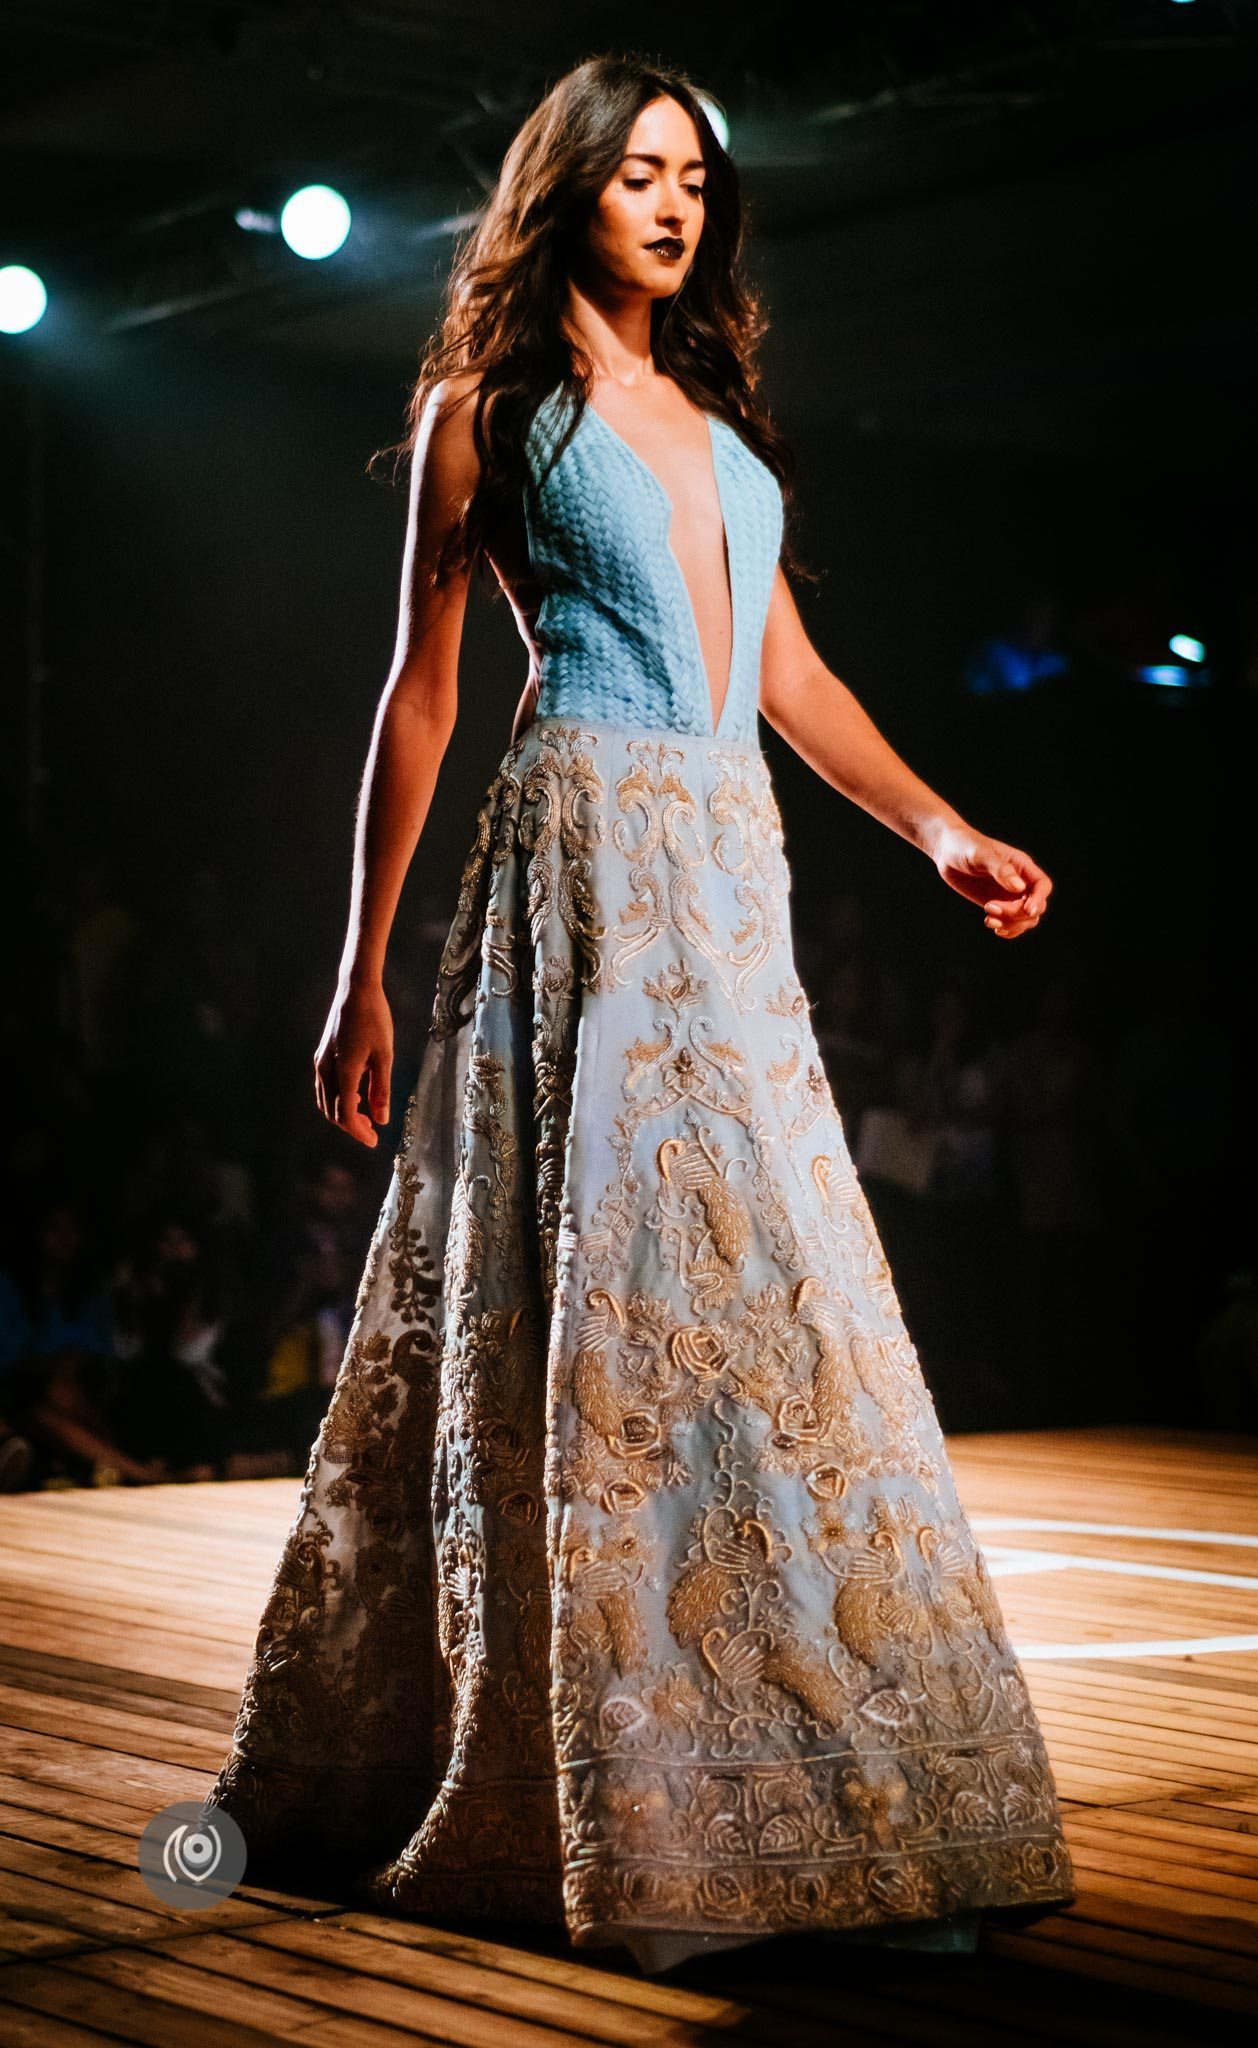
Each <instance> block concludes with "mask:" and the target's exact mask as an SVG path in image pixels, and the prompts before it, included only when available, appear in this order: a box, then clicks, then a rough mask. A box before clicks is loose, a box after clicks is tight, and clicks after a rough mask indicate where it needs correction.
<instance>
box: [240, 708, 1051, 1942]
mask: <svg viewBox="0 0 1258 2048" xmlns="http://www.w3.org/2000/svg"><path fill="white" fill-rule="evenodd" d="M626 882H627V884H628V894H627V895H626ZM788 896H789V877H788V876H787V873H786V868H785V863H784V859H783V853H782V834H781V821H780V818H779V817H778V813H777V806H776V803H775V801H774V797H773V792H772V789H771V786H770V783H769V778H768V771H767V767H766V765H765V762H764V759H763V757H762V756H761V755H760V753H759V751H758V749H757V748H755V747H754V746H747V747H737V746H728V745H724V744H721V745H718V744H717V743H716V742H715V741H713V740H711V739H706V740H705V739H703V738H701V737H694V738H689V737H684V736H679V735H676V734H669V735H663V736H660V735H656V736H652V735H646V734H638V733H634V734H630V733H623V732H620V731H618V730H617V729H616V728H611V727H595V726H590V727H586V726H583V725H579V724H573V723H563V722H559V721H548V720H543V721H541V722H539V724H538V725H536V726H534V727H531V728H529V730H528V731H527V732H526V733H525V734H524V735H523V736H522V738H521V739H520V741H518V742H517V743H516V745H515V746H514V747H513V748H512V749H511V750H510V752H509V753H508V755H507V757H506V759H505V760H504V761H503V763H502V766H501V768H500V770H499V772H498V774H497V776H496V777H495V778H494V781H493V783H492V785H491V788H490V791H489V794H488V796H487V798H486V802H485V804H484V806H483V807H482V809H481V812H480V815H479V818H478V820H477V827H476V834H475V839H474V843H473V846H472V849H471V851H470V853H469V856H468V860H467V862H466V865H465V868H464V873H463V877H462V881H461V885H460V891H459V900H458V906H457V909H456V912H455V916H454V919H453V922H452V925H451V930H450V936H449V940H448V942H447V945H446V948H445V950H444V953H443V958H442V962H441V968H440V972H439V976H438V987H437V992H436V999H435V1002H434V1009H433V1022H432V1029H431V1032H430V1035H429V1040H428V1044H427V1046H426V1048H425V1053H424V1060H423V1064H422V1068H421V1073H420V1078H419V1082H418V1085H417V1087H416V1089H415V1091H414V1094H413V1096H412V1099H411V1101H410V1102H409V1103H408V1106H407V1112H406V1116H405V1119H404V1123H403V1134H402V1142H401V1145H400V1147H399V1152H398V1157H397V1160H396V1162H395V1168H394V1174H393V1178H392V1182H391V1186H390V1190H389V1195H388V1198H387V1200H386V1202H385V1205H384V1208H383V1210H382V1212H381V1216H380V1220H379V1223H378V1225H377V1229H376V1233H375V1236H374V1238H373V1242H372V1245H371V1247H370V1250H369V1254H368V1259H367V1263H366V1266H365V1269H364V1273H363V1278H362V1282H361V1285H360V1289H359V1294H358V1301H357V1305H356V1309H355V1320H354V1326H353V1330H352V1332H351V1337H350V1341H349V1343H348V1345H347V1349H346V1356H345V1360H344V1362H343V1365H342V1368H341V1372H340V1375H339V1376H338V1380H337V1385H336V1388H335V1390H334V1393H333V1396H332V1400H331V1403H330V1406H329V1411H328V1414H327V1416H326V1418H325V1420H324V1424H323V1427H322V1429H321V1431H320V1435H319V1438H318V1440H317V1442H316V1444H315V1445H314V1447H313V1449H312V1452H311V1459H310V1466H309V1470H308V1472H307V1476H306V1481H305V1484H304V1487H303V1491H302V1497H301V1502H300V1505H299V1510H298V1514H297V1517H296V1520H295V1522H294V1524H293V1528H292V1531H291V1532H290V1535H289V1538H288V1541H287V1543H286V1546H285V1549H284V1553H283V1556H282V1558H281V1560H280V1564H279V1567H278V1570H277V1573H276V1579H275V1583H274V1586H273V1588H272V1591H271V1594H270V1596H269V1598H268V1602H267V1606H266V1609H265V1611H264V1615H263V1618H262V1623H261V1626H260V1629H259V1635H258V1642H257V1646H256V1650H255V1655H254V1659H253V1662H252V1664H251V1667H250V1672H249V1676H248V1680H247V1683H246V1687H245V1691H244V1695H243V1697H242V1701H241V1711H240V1715H239V1719H238V1724H237V1729H236V1734H235V1740H234V1743H233V1747H232V1752H231V1754H230V1756H229V1758H228V1759H227V1760H226V1762H225V1763H224V1766H223V1769H222V1771H221V1772H220V1774H219V1777H218V1780H217V1781H216V1786H215V1791H214V1794H213V1795H212V1798H217V1800H218V1801H219V1803H221V1804H222V1805H224V1806H225V1807H226V1808H227V1810H229V1811H232V1812H233V1813H234V1814H235V1815H236V1817H237V1818H238V1819H239V1821H240V1823H241V1825H242V1827H243V1828H244V1831H245V1834H246V1837H247V1839H248V1841H249V1845H250V1852H251V1856H256V1857H258V1858H259V1859H260V1860H262V1861H263V1862H265V1860H266V1858H267V1857H268V1856H274V1857H277V1858H279V1857H283V1856H284V1855H285V1854H291V1855H301V1856H302V1857H303V1858H309V1857H311V1856H314V1857H317V1856H319V1855H323V1856H326V1857H328V1858H329V1859H330V1860H331V1861H332V1862H334V1863H335V1864H336V1865H337V1867H338V1868H340V1869H342V1870H343V1869H344V1867H345V1865H346V1863H347V1862H350V1861H354V1860H357V1861H358V1862H360V1863H361V1864H363V1865H364V1866H366V1865H367V1863H368V1859H375V1860H374V1862H372V1864H371V1867H369V1868H367V1867H364V1869H363V1874H362V1879H361V1889H362V1894H363V1896H364V1898H366V1899H369V1900H371V1901H373V1902H375V1903H376V1904H379V1905H382V1906H386V1907H388V1908H390V1909H392V1910H397V1911H401V1912H415V1913H425V1912H431V1911H438V1912H439V1911H443V1910H460V1911H471V1912H484V1913H504V1912H505V1913H510V1914H512V1915H513V1916H517V1917H518V1916H519V1915H521V1914H531V1915H533V1916H534V1917H536V1918H537V1919H539V1920H548V1921H552V1922H561V1923H562V1924H564V1925H566V1927H567V1929H568V1931H569V1933H570V1935H571V1938H572V1939H573V1941H574V1942H576V1943H578V1944H593V1943H595V1942H598V1941H605V1940H608V1939H613V1938H615V1935H616V1932H617V1930H618V1929H619V1930H624V1929H627V1928H628V1929H631V1928H633V1927H675V1928H693V1929H696V1930H700V1929H708V1930H713V1931H716V1930H722V1931H727V1932H728V1931H734V1932H745V1933H748V1934H753V1933H765V1932H770V1931H772V1930H774V1929H783V1930H790V1929H803V1928H808V1927H842V1926H862V1925H863V1926H882V1925H889V1924H891V1923H894V1922H896V1921H900V1920H914V1919H923V1918H929V1917H931V1916H934V1915H940V1914H945V1913H951V1912H955V1911H958V1910H961V1909H963V1908H967V1907H972V1906H980V1905H981V1906H991V1907H997V1908H998V1907H1001V1906H1020V1907H1025V1906H1027V1905H1032V1904H1047V1903H1051V1902H1053V1901H1057V1900H1061V1899H1063V1898H1068V1897H1069V1896H1070V1895H1071V1887H1072V1877H1071V1867H1070V1861H1069V1857H1068V1855H1067V1853H1066V1850H1065V1846H1064V1843H1063V1840H1062V1834H1061V1826H1060V1816H1059V1813H1058V1809H1057V1804H1056V1797H1055V1790H1054V1786H1053V1782H1052V1776H1051V1772H1050V1770H1049V1767H1048V1760H1047V1756H1046V1753H1045V1750H1044V1745H1043V1739H1042V1736H1041V1734H1040V1730H1039V1727H1038V1724H1037V1722H1036V1719H1035V1715H1034V1712H1033V1710H1032V1706H1031V1702H1030V1699H1029V1697H1028V1694H1027V1691H1026V1686H1025V1682H1024V1680H1023V1678H1022V1675H1021V1672H1020V1670H1019V1668H1018V1665H1017V1661H1016V1658H1015V1657H1014V1654H1013V1650H1012V1647H1011V1645H1010V1643H1009V1640H1008V1636H1007V1634H1006V1633H1005V1630H1004V1625H1003V1621H1002V1617H1001V1614H1000V1608H999V1603H998V1601H997V1599H996V1595H995V1591H994V1588H993V1586H992V1583H991V1579H990V1576H989V1574H988V1572H987V1568H986V1565H985V1563H984V1561H983V1559H982V1555H981V1553H980V1551H979V1550H978V1547H977V1545H976V1544H975V1541H974V1538H973V1535H972V1533H971V1531H970V1529H969V1525H968V1523H967V1522H966V1519H965V1516H964V1514H963V1512H962V1509H961V1506H960V1503H959V1501H958V1500H957V1498H956V1493H955V1488H954V1485H953V1482H952V1477H951V1474H950V1471H949V1469H948V1464H947V1459H946V1456H945V1452H944V1446H943V1440H942V1436H941V1434H940V1431H939V1427H938V1422H937V1419H936V1417H935V1413H934V1407H933V1404H932V1402H931V1399H930V1395H929V1391H928V1389H927V1386H926V1383H925V1380H924V1379H923V1376H922V1371H921V1366H920V1363H919V1361H918V1358H917V1355H916V1352H915V1350H914V1347H913V1345H912V1342H911V1340H910V1338H909V1334H908V1331H907V1329H906V1328H905V1325H904V1321H903V1317H902V1314H901V1311H900V1305H899V1302H898V1300H897V1298H896V1293H895V1289H894V1286H893V1284H892V1280H891V1275H890V1269H889V1267H888V1264H887V1260H886V1256H885V1252H884V1251H883V1248H882V1245H881V1243H880V1241H879V1238H878V1233H877V1230H876V1227H875V1224H874V1219H873V1216H872V1213H871V1211H870V1209H869V1205H868V1203H867V1201H866V1198H865V1196H864V1193H863V1191H862V1189H861V1188H860V1185H859V1183H858V1180H857V1178H856V1174H855V1170H854V1167H853V1165H852V1161H851V1157H850V1154H849V1152H848V1148H847V1145H846V1142H845V1138H844V1134H843V1128H842V1123H841V1120H840V1118H839V1115H838V1112H837V1109H836V1107H835V1105H834V1102H833V1098H832V1096H831V1094H830V1091H829V1087H828V1084H827V1082H826V1079H825V1074H824V1069H823V1067H822V1063H821V1059H820V1054H819V1052H818V1049H817V1044H816V1039H815V1036H814V1034H813V1031H812V1025H811V1021H810V1017H809V1006H808V1002H807V999H806V997H805V995H804V993H803V990H802V988H801V987H800V985H799V980H798V976H797V974H796V972H795V967H794V962H793V959H792V957H791V949H790V940H789V902H788ZM381 1859H383V1860H381Z"/></svg>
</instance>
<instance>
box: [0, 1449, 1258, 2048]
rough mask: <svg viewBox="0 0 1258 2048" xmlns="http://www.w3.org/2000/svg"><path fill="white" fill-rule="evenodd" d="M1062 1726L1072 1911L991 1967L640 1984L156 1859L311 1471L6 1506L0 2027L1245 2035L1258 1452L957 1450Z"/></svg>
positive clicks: (52, 1496) (835, 1964)
mask: <svg viewBox="0 0 1258 2048" xmlns="http://www.w3.org/2000/svg"><path fill="white" fill-rule="evenodd" d="M949 1451H950V1454H951V1457H952V1459H953V1464H954V1469H955V1471H956V1473H957V1477H958V1482H959V1484H960V1488H961V1495H962V1499H963V1501H964V1503H965V1506H966V1509H967V1511H968V1512H969V1515H970V1518H971V1520H972V1521H973V1523H974V1527H975V1531H976V1533H977V1535H978V1536H979V1539H980V1541H981V1543H982V1545H983V1548H984V1551H985V1553H986V1555H987V1558H988V1561H989V1563H990V1564H991V1566H992V1570H993V1573H994V1574H995V1576H996V1579H997V1584H998V1588H999V1591H1000V1597H1001V1602H1002V1605H1003V1606H1004V1609H1005V1613H1006V1616H1007V1618H1008V1621H1009V1625H1010V1629H1011V1632H1012V1634H1013V1638H1014V1641H1015V1643H1016V1645H1017V1647H1018V1650H1019V1652H1020V1654H1021V1655H1022V1657H1023V1659H1024V1669H1025V1671H1026V1676H1027V1680H1028V1683H1029V1684H1030V1687H1031V1692H1032V1696H1033V1698H1034V1700H1035V1704H1036V1708H1037V1711H1038V1713H1039V1715H1040V1718H1041V1720H1042V1722H1043V1725H1044V1729H1045V1733H1046V1735H1047V1738H1048V1744H1049V1749H1050V1752H1051V1755H1052V1759H1053V1765H1054V1769H1055V1771H1056V1774H1057V1781H1058V1786H1059V1789H1060V1792H1061V1795H1062V1800H1063V1805H1064V1808H1065V1814H1066V1829H1067V1835H1068V1837H1069V1840H1070V1845H1071V1850H1072V1853H1073V1856H1074V1859H1075V1867H1076V1871H1077V1874H1078V1878H1079V1888H1080V1897H1079V1900H1078V1902H1077V1904H1076V1905H1075V1906H1074V1907H1072V1908H1071V1909H1070V1910H1069V1911H1067V1912H1064V1913H1061V1914H1058V1915H1055V1916H1053V1917H1051V1918H1049V1919H1047V1920H1045V1921H1042V1922H1040V1923H1039V1924H1038V1925H1036V1926H1034V1927H1031V1928H1027V1929H1024V1930H1022V1931H1021V1932H1013V1931H1010V1932H1004V1933H994V1932H989V1933H988V1934H986V1935H985V1937H984V1943H983V1946H982V1947H981V1949H980V1950H979V1952H978V1953H977V1954H976V1955H973V1956H947V1955H941V1956H916V1957H915V1956H912V1955H910V1954H908V1953H903V1952H902V1953H898V1954H895V1955H894V1956H892V1955H890V1954H883V1955H881V1956H880V1955H878V1954H877V1953H876V1952H872V1951H871V1952H870V1953H869V1954H866V1955H862V1954H860V1953H859V1952H857V1951H852V1952H848V1951H843V1952H842V1953H841V1954H838V1953H836V1952H835V1951H834V1950H827V1949H826V1948H825V1946H824V1944H821V1943H813V1942H809V1941H808V1940H807V1939H806V1938H802V1937H792V1938H791V1939H790V1940H781V1941H776V1942H773V1943H770V1944H767V1945H766V1946H764V1947H752V1948H749V1949H746V1950H743V1951H734V1952H732V1953H729V1954H725V1955H717V1956H712V1957H709V1958H707V1959H705V1960H703V1961H696V1962H693V1963H690V1964H687V1965H686V1966H684V1968H683V1969H682V1970H680V1971H678V1972H676V1973H675V1974H673V1975H672V1976H671V1977H669V1978H667V1979H663V1980H661V1979H654V1980H652V1979H644V1978H641V1977H639V1976H638V1975H637V1974H636V1971H635V1969H634V1966H633V1964H632V1963H631V1961H630V1960H629V1958H628V1956H627V1955H619V1956H618V1955H617V1953H616V1952H615V1951H612V1950H607V1951H606V1952H603V1953H599V1954H597V1955H586V1954H582V1955H580V1959H579V1960H578V1959H577V1952H574V1951H570V1950H569V1949H567V1948H566V1946H565V1944H564V1943H563V1942H562V1940H561V1938H560V1937H559V1935H558V1934H556V1935H554V1937H553V1938H548V1937H545V1936H539V1934H538V1933H537V1931H536V1930H535V1929H528V1928H524V1927H514V1926H510V1925H507V1924H505V1923H501V1922H492V1923H491V1922H480V1923H471V1922H462V1923H456V1922H453V1921H450V1922H441V1923H424V1924H421V1923H419V1922H417V1921H409V1920H400V1919H395V1918H392V1917H386V1916H379V1917H377V1916H375V1915H372V1914H366V1913H363V1912H361V1911H359V1910H357V1909H352V1910H347V1909H346V1908H345V1907H344V1906H343V1905H341V1904H340V1903H339V1902H338V1901H337V1900H336V1899H334V1898H313V1897H310V1896H308V1895H305V1894H303V1895H300V1896H298V1895H295V1894H292V1893H288V1892H282V1891H276V1890H272V1889H268V1888H266V1887H264V1886H261V1885H251V1884H249V1882H248V1881H247V1877H246V1882H245V1883H244V1884H242V1885H241V1886H240V1887H239V1888H238V1890H237V1891H236V1893H235V1894H234V1895H233V1896H232V1897H231V1898H230V1899H227V1900H225V1901H223V1902H221V1903H220V1904H219V1905H217V1906H215V1907H213V1908H211V1909H210V1910H209V1911H207V1912H203V1913H198V1914H193V1913H180V1912H177V1911H175V1910H173V1909H170V1908H166V1907H164V1906H162V1905H161V1904H160V1903H159V1902H158V1900H157V1899H156V1898H155V1897H154V1895H153V1894H152V1893H151V1892H150V1891H149V1889H148V1887H147V1886H146V1885H145V1883H144V1881H143V1879H142V1878H141V1876H140V1874H139V1870H138V1868H137V1865H136V1843H137V1839H138V1837H139V1835H140V1833H141V1832H142V1830H143V1829H144V1827H145V1826H146V1824H147V1823H148V1821H149V1820H150V1819H151V1818H152V1816H153V1815H154V1813H156V1812H157V1811H158V1810H159V1809H160V1808H162V1807H164V1806H166V1805H167V1804H169V1803H170V1802H171V1801H172V1800H175V1799H195V1798H199V1797H201V1796H202V1795H203V1794H204V1792H205V1790H206V1789H207V1787H208V1785H209V1783H210V1780H211V1779H212V1777H213V1775H214V1773H215V1771H216V1770H217V1768H218V1765H219V1763H220V1762H221V1760H222V1757H223V1754H224V1752H225V1750H226V1746H227V1743H228V1739H229V1736H230V1732H231V1727H232V1722H233V1718H234V1714H235V1709H236V1704H237V1700H238V1697H239V1692H240V1685H241V1680H242V1678H243V1675H244V1669H245V1664H246V1660H247V1657H248V1654H249V1651H250V1649H251V1648H252V1642H253V1634H254V1629H255V1626H256V1622H257V1618H258V1614H259V1611H260V1609H261V1605H262V1601H263V1598H264V1596H265V1593H266V1590H267V1587H268V1585H269V1583H270V1578H271V1574H272V1572H273V1570H274V1567H275V1563H276V1560H277V1558H278V1555H279V1549H280V1545H281V1543H282V1540H283V1537H284V1534H285V1532H286V1530H287V1528H288V1526H289V1523H290V1521H291V1519H292V1514H293V1511H294V1508H295V1505H296V1500H297V1494H298V1490H299V1481H298V1480H296V1479H289V1480H275V1479H271V1480H264V1481H247V1482H236V1483H231V1484H227V1485H205V1486H163V1487H152V1488H121V1489H120V1488H111V1489H98V1490H87V1491H80V1492H49V1493H40V1494H34V1495H29V1494H25V1495H15V1496H0V1727H2V1728H3V1741H2V1744H0V2043H4V2044H6V2048H7V2044H10V2043H12V2044H14V2048H27V2044H30V2048H35V2044H39V2048H62V2044H64V2048H76V2044H77V2048H85V2044H88V2043H93V2042H103V2041H113V2042H117V2041H127V2042H144V2043H150V2044H155V2048H167V2044H169V2048H219V2044H222V2048H228V2044H231V2048H250V2044H260V2043H263V2042H272V2041H301V2042H302V2043H304V2044H309V2048H360V2044H361V2048H367V2044H375V2048H403V2044H412V2043H415V2042H442V2043H458V2044H467V2048H561V2044H563V2048H567V2044H574V2043H585V2042H604V2043H625V2044H634V2048H638V2044H648V2043H664V2042H667V2043H669V2044H676V2043H690V2042H716V2041H729V2040H736V2041H739V2042H765V2043H781V2044H783V2048H786V2044H788V2043H789V2044H790V2048H812V2044H814V2043H817V2044H820V2043H822V2042H825V2043H827V2044H833V2043H836V2042H843V2043H864V2042H869V2043H888V2042H918V2043H931V2044H935V2043H938V2044H948V2048H951V2044H956V2048H987V2044H991V2048H996V2044H1003V2043H1007V2042H1012V2041H1027V2042H1038V2043H1044V2044H1048V2043H1052V2042H1056V2041H1081V2042H1096V2043H1107V2044H1115V2048H1118V2044H1130V2048H1158V2044H1171V2043H1176V2044H1182V2043H1194V2044H1196V2043H1205V2042H1211V2043H1213V2042H1224V2043H1229V2042H1233V2041H1235V2042H1241V2041H1245V2042H1249V2041H1250V2040H1251V2039H1252V2037H1253V2030H1254V2020H1255V2016H1256V2015H1258V1883H1256V1882H1255V1879H1256V1876H1258V1439H1254V1438H1246V1439H1240V1438H1236V1437H1216V1436H1202V1435H1189V1434H1187V1433H1179V1432H1172V1431H1163V1430H1128V1429H1104V1430H1075V1431H1068V1432H1065V1431H1063V1432H1055V1433H1042V1434H1033V1435H1016V1436H1015V1435H999V1436H964V1437H961V1436H958V1437H953V1438H951V1439H950V1440H949Z"/></svg>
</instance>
